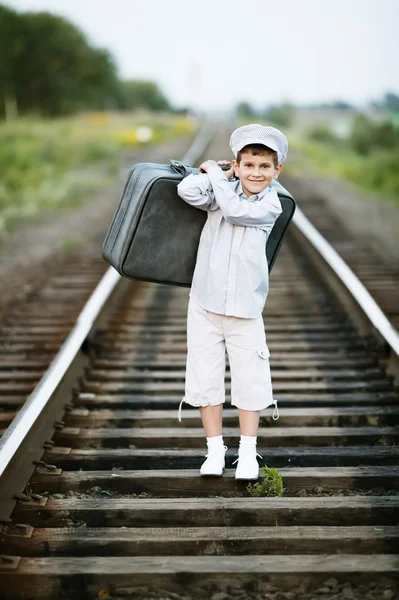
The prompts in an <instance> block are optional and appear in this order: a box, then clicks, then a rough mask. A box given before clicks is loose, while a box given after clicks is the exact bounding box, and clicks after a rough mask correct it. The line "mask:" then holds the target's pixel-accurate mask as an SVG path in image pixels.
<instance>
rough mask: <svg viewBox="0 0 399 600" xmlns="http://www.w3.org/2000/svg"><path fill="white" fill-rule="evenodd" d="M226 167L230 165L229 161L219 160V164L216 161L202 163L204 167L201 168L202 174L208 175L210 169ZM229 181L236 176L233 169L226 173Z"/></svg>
mask: <svg viewBox="0 0 399 600" xmlns="http://www.w3.org/2000/svg"><path fill="white" fill-rule="evenodd" d="M225 165H230V161H228V160H218V161H217V162H216V161H214V160H206V161H205V162H203V163H202V165H201V166H200V168H199V169H200V172H202V173H207V172H208V169H210V168H211V167H217V166H219V167H223V166H225ZM224 173H225V175H226V177H227V179H230V177H232V175H233V174H234V169H233V167H231V169H229V170H228V171H224Z"/></svg>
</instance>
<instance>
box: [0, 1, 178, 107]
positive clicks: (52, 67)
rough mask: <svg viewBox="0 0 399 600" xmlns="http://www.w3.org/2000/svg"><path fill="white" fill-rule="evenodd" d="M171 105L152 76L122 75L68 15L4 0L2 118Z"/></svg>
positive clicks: (0, 12) (0, 24)
mask: <svg viewBox="0 0 399 600" xmlns="http://www.w3.org/2000/svg"><path fill="white" fill-rule="evenodd" d="M140 107H146V108H149V109H150V110H155V111H160V110H173V109H172V107H171V105H170V103H169V101H168V99H167V98H166V97H165V95H164V94H163V92H162V90H161V89H160V88H159V87H158V85H157V84H156V83H155V82H153V81H135V80H131V81H122V80H121V79H120V78H119V77H118V72H117V67H116V64H115V61H114V59H113V57H112V55H111V54H110V53H109V52H108V50H105V49H103V48H97V47H93V46H92V45H91V44H90V43H89V42H88V40H87V39H86V36H85V35H84V34H83V33H82V32H81V31H80V29H78V28H77V27H76V26H75V25H73V23H71V22H70V21H68V20H67V19H65V18H63V17H60V16H56V15H53V14H50V13H47V12H39V13H31V12H24V13H19V12H16V11H14V10H12V9H10V8H9V7H6V6H3V5H0V118H4V117H6V118H12V117H14V116H17V115H18V114H32V113H34V114H39V115H42V116H57V115H65V114H71V113H74V112H76V111H79V110H83V109H88V110H109V109H116V110H133V109H135V108H140Z"/></svg>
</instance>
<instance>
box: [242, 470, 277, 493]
mask: <svg viewBox="0 0 399 600" xmlns="http://www.w3.org/2000/svg"><path fill="white" fill-rule="evenodd" d="M262 469H263V478H262V480H261V481H260V482H256V483H249V484H248V485H247V491H248V492H249V494H250V495H251V496H253V497H255V498H260V497H262V496H272V497H273V496H282V495H283V493H284V487H283V478H282V476H281V475H280V473H279V472H278V470H277V469H274V468H271V467H268V466H267V465H265V466H264V467H262Z"/></svg>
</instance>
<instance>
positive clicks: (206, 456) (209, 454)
mask: <svg viewBox="0 0 399 600" xmlns="http://www.w3.org/2000/svg"><path fill="white" fill-rule="evenodd" d="M222 449H223V452H226V450H227V446H225V445H224V444H223V445H222V446H221V447H219V448H212V449H211V450H210V449H209V448H208V452H207V453H206V454H205V458H208V457H210V456H211V455H212V454H215V453H216V452H221V450H222Z"/></svg>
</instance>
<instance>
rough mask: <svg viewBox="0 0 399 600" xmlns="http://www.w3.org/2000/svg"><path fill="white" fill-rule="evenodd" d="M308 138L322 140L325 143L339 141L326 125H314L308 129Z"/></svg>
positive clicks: (316, 140) (315, 140)
mask: <svg viewBox="0 0 399 600" xmlns="http://www.w3.org/2000/svg"><path fill="white" fill-rule="evenodd" d="M308 138H309V139H310V140H313V141H314V142H322V143H325V144H336V143H337V142H339V141H340V140H339V139H338V138H337V136H336V135H335V133H334V132H333V131H331V129H330V128H329V127H327V125H314V126H313V127H312V128H311V129H310V130H309V131H308Z"/></svg>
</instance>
